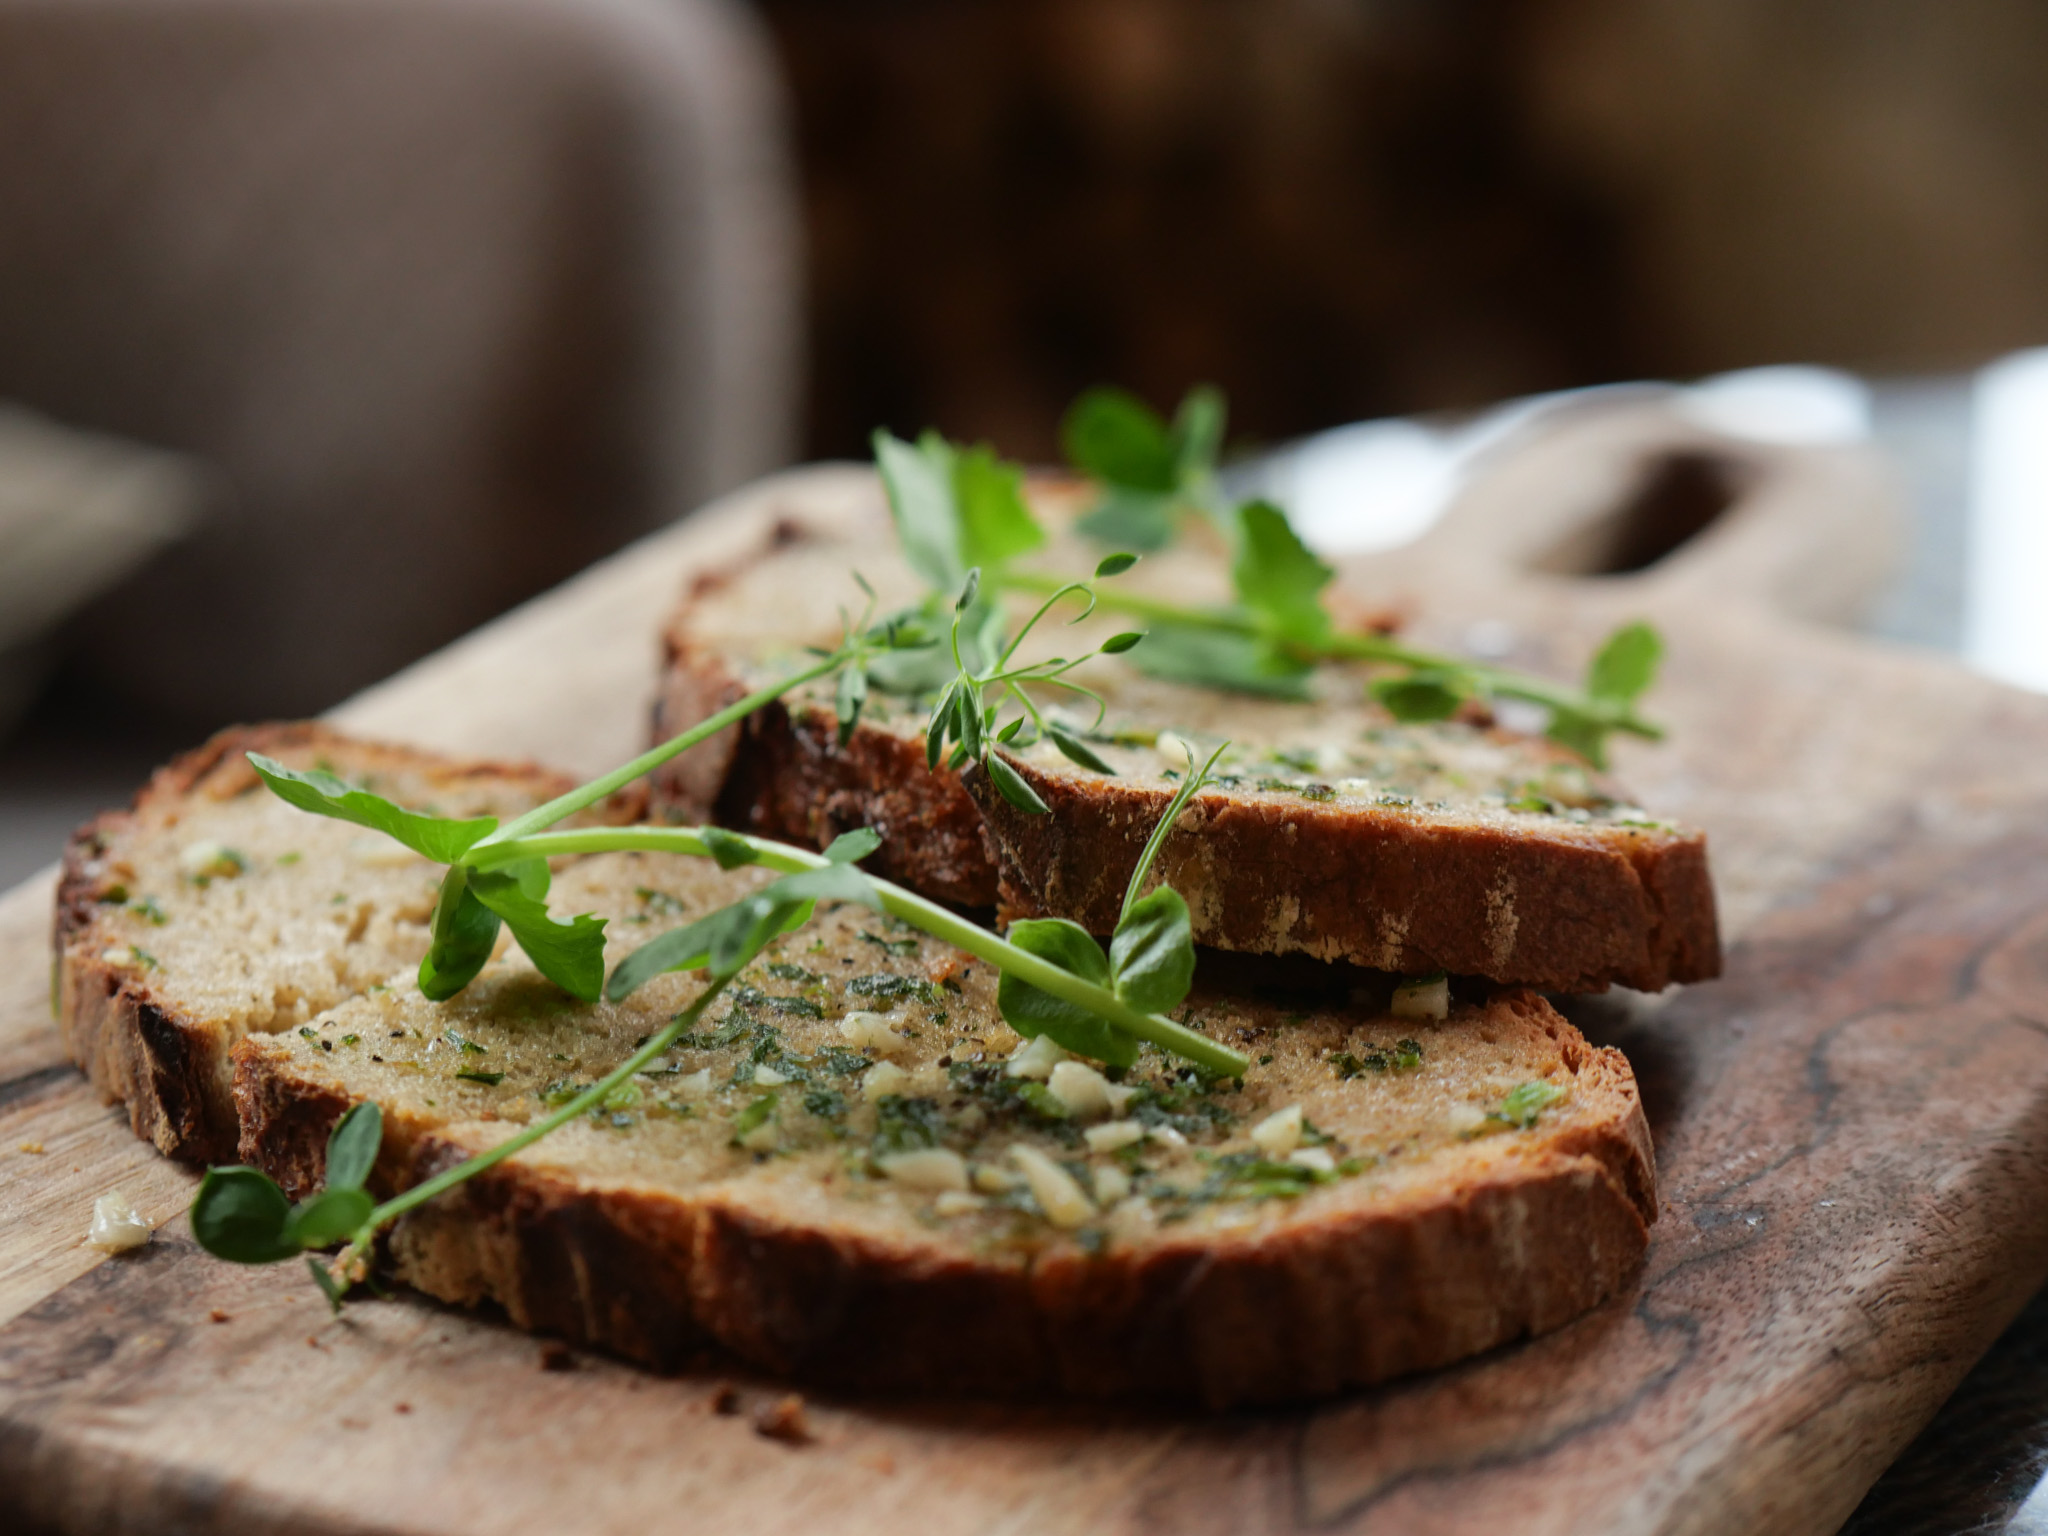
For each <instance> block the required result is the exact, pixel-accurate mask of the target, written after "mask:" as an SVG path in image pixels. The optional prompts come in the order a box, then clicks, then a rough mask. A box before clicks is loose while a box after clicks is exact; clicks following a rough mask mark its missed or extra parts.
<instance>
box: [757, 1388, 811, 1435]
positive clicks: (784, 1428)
mask: <svg viewBox="0 0 2048 1536" xmlns="http://www.w3.org/2000/svg"><path fill="white" fill-rule="evenodd" d="M754 1433H755V1434H757V1435H760V1436H761V1437H762V1438H763V1439H767V1440H780V1441H782V1442H783V1443H784V1444H785V1445H808V1444H810V1442H811V1423H810V1419H809V1417H808V1416H807V1415H806V1414H805V1413H804V1400H803V1394H802V1393H800V1392H791V1393H788V1394H786V1395H784V1396H782V1397H778V1398H777V1399H776V1400H775V1401H774V1402H772V1403H770V1404H769V1405H768V1406H767V1407H766V1408H763V1409H762V1410H761V1411H760V1412H759V1413H758V1414H756V1415H755V1416H754Z"/></svg>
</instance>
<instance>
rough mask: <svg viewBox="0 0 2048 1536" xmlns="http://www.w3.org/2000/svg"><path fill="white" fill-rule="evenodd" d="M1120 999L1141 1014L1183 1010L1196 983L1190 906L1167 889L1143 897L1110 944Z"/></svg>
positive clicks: (1126, 915) (1127, 916)
mask: <svg viewBox="0 0 2048 1536" xmlns="http://www.w3.org/2000/svg"><path fill="white" fill-rule="evenodd" d="M1109 966H1110V972H1111V974H1112V975H1113V976H1114V978H1115V983H1114V984H1115V987H1116V995H1117V996H1118V997H1120V998H1122V999H1123V1000H1124V1001H1125V1002H1127V1003H1129V1004H1130V1005H1131V1006H1132V1007H1133V1008H1135V1009H1137V1010H1138V1011H1139V1012H1140V1013H1165V1012H1167V1011H1168V1010H1169V1009H1172V1008H1176V1007H1178V1006H1180V1001H1181V999H1182V998H1184V997H1186V996H1187V995H1188V988H1189V986H1191V985H1192V984H1193V982H1194V979H1195V940H1194V932H1193V929H1192V926H1191V925H1190V923H1189V920H1188V904H1187V903H1186V902H1185V901H1183V900H1182V899H1181V896H1180V892H1178V891H1176V890H1174V889H1173V888H1172V887H1171V886H1166V885H1162V886H1160V887H1159V888H1158V889H1157V890H1155V891H1153V892H1152V893H1151V894H1150V895H1149V896H1141V897H1139V898H1138V900H1137V901H1135V902H1133V903H1132V904H1131V909H1130V910H1129V911H1128V912H1126V913H1125V914H1124V916H1123V920H1122V921H1121V922H1119V923H1118V924H1117V925H1116V933H1115V935H1114V936H1113V937H1112V938H1111V939H1110V941H1109Z"/></svg>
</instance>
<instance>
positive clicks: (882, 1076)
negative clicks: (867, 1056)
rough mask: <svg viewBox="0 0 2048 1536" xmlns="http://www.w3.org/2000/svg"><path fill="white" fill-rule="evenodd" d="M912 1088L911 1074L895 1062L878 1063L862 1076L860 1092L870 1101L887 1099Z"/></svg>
mask: <svg viewBox="0 0 2048 1536" xmlns="http://www.w3.org/2000/svg"><path fill="white" fill-rule="evenodd" d="M909 1086H910V1074H909V1073H908V1072H906V1071H904V1070H903V1069H902V1068H901V1067H899V1066H897V1065H896V1063H895V1062H893V1061H878V1062H876V1063H875V1064H874V1065H873V1066H872V1067H869V1068H868V1069H867V1071H865V1072H863V1073H862V1074H861V1076H860V1091H861V1092H862V1094H864V1095H865V1096H866V1097H868V1098H870V1099H882V1098H887V1097H888V1096H889V1095H890V1094H892V1093H901V1092H903V1090H904V1089H905V1088H908V1087H909Z"/></svg>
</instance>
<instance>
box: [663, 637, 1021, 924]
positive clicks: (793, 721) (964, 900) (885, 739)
mask: <svg viewBox="0 0 2048 1536" xmlns="http://www.w3.org/2000/svg"><path fill="white" fill-rule="evenodd" d="M664 645H665V648H666V649H665V654H666V663H665V665H664V667H663V670H662V684H661V692H660V695H659V698H658V699H657V701H656V704H655V709H654V738H655V740H657V741H666V740H667V739H668V738H670V737H671V736H675V735H679V734H680V733H681V732H683V731H685V730H687V729H689V727H690V726H692V725H694V724H696V723H697V722H698V721H699V720H703V719H706V718H708V717H709V716H711V715H712V714H715V713H716V712H717V711H718V710H720V709H723V708H724V707H725V706H726V705H727V704H729V703H731V702H732V701H733V700H735V699H738V698H740V697H741V696H742V695H743V694H744V693H745V691H746V690H745V686H744V685H743V684H742V683H741V681H740V680H739V678H738V676H737V675H736V674H735V673H734V671H733V669H732V667H731V665H730V663H729V661H728V660H727V658H726V657H724V656H723V655H721V654H720V653H719V652H718V651H717V650H716V649H715V648H713V647H710V646H706V645H702V644H699V643H698V642H696V641H694V640H692V639H691V638H689V636H688V635H687V634H685V633H683V632H682V631H681V630H680V629H679V628H678V627H677V626H675V625H671V626H670V628H669V630H668V632H667V634H666V636H665V637H664ZM651 794H652V800H653V804H654V807H655V813H656V815H657V817H659V818H661V819H665V820H668V821H671V822H703V821H713V820H715V821H717V822H719V823H721V824H723V825H725V826H729V827H737V828H740V829H742V830H744V831H747V832H751V833H754V834H755V835H756V836H759V837H772V838H777V839H780V840H782V841H785V842H794V843H800V844H808V845H809V846H811V847H814V848H823V847H825V846H826V845H827V844H828V843H830V842H831V841H832V839H833V838H835V837H837V836H839V834H840V833H842V832H850V831H853V830H854V829H855V828H858V827H872V828H874V829H875V830H876V831H877V832H879V833H881V835H882V847H881V849H880V850H879V851H878V852H877V853H875V854H874V855H873V856H872V857H871V858H869V859H868V860H867V861H866V864H867V867H868V868H870V869H872V870H874V871H875V873H877V874H879V875H882V876H883V877H885V878H887V879H890V880H894V881H897V882H899V883H900V884H903V885H908V886H910V887H911V888H912V889H913V890H917V891H921V892H923V893H924V894H925V895H927V896H931V897H934V898H935V899H937V900H939V901H950V902H952V903H954V904H955V905H957V906H963V907H992V906H994V905H995V904H996V899H997V879H996V866H995V863H994V861H993V860H992V859H991V857H990V855H989V850H988V846H987V842H986V839H985V837H984V835H983V832H982V825H981V813H980V812H979V811H978V810H977V809H976V808H975V804H974V801H973V800H972V799H971V798H969V796H968V794H967V792H966V790H965V789H964V788H963V787H962V786H961V783H960V776H959V775H958V774H957V773H954V772H952V771H951V770H949V769H943V768H942V769H938V770H936V771H934V770H932V769H928V768H927V767H926V766H925V761H924V751H923V746H922V743H920V742H916V741H913V740H911V739H910V738H908V737H905V736H901V735H898V734H896V733H894V732H891V731H878V730H871V729H867V728H862V729H860V730H856V731H855V732H854V733H853V739H852V740H851V741H849V742H848V743H847V745H846V746H845V747H843V748H842V747H841V746H840V745H839V722H838V720H837V719H836V718H835V717H834V716H833V715H832V714H831V713H830V712H829V711H826V710H822V709H806V708H802V707H798V708H794V709H792V708H790V707H789V706H787V705H785V704H783V703H781V702H776V703H772V704H769V705H768V706H766V707H765V708H763V709H761V710H759V711H757V712H755V713H754V714H753V715H751V716H749V717H748V718H747V719H746V720H744V721H742V722H741V723H740V724H739V725H736V726H733V727H731V728H730V729H728V730H726V731H722V732H720V733H719V735H718V736H716V737H714V738H712V740H710V741H708V742H705V743H704V744H702V745H701V746H697V747H693V748H691V749H690V750H689V751H688V752H685V753H684V754H682V756H680V757H677V758H674V759H671V760H670V762H668V763H667V764H665V765H663V766H662V767H661V768H660V769H658V770H657V771H656V772H655V774H654V776H653V780H652V789H651Z"/></svg>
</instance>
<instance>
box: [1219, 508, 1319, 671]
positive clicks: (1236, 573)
mask: <svg viewBox="0 0 2048 1536" xmlns="http://www.w3.org/2000/svg"><path fill="white" fill-rule="evenodd" d="M1237 532H1238V538H1237V558H1236V560H1235V561H1234V562H1233V563H1232V565H1231V569H1230V574H1231V579H1232V580H1233V581H1234V582H1235V583H1236V584H1237V600H1238V602H1239V604H1240V605H1242V606H1243V607H1244V608H1246V609H1247V610H1249V611H1250V612H1251V613H1253V614H1255V615H1257V616H1258V618H1259V619H1260V620H1261V622H1262V623H1263V624H1264V626H1265V627H1266V628H1267V629H1268V631H1269V632H1270V633H1272V634H1273V635H1275V636H1276V637H1278V638H1279V639H1282V640H1290V641H1293V642H1294V643H1296V644H1298V645H1310V646H1312V645H1317V644H1320V643H1321V642H1323V641H1324V640H1327V639H1328V638H1329V636H1330V627H1331V626H1330V616H1329V615H1328V614H1327V613H1325V612H1324V611H1323V600H1322V591H1323V588H1324V587H1326V586H1328V585H1329V584H1330V580H1331V578H1332V577H1334V576H1335V575H1336V574H1337V573H1336V572H1335V571H1333V570H1331V569H1330V567H1328V566H1327V565H1325V564H1323V562H1322V561H1320V560H1318V559H1317V558H1316V557H1315V555H1314V554H1313V553H1311V552H1310V550H1309V548H1308V546H1307V545H1305V544H1303V543H1302V542H1301V540H1300V538H1299V537H1298V536H1297V535H1296V534H1295V532H1294V529H1293V527H1292V526H1290V525H1289V523H1288V521H1287V514H1286V513H1284V512H1282V511H1281V510H1280V509H1279V508H1278V507H1276V506H1274V505H1273V504H1272V503H1271V502H1270V501H1248V502H1246V503H1245V504H1244V505H1243V506H1241V507H1239V508H1238V509H1237Z"/></svg>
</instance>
